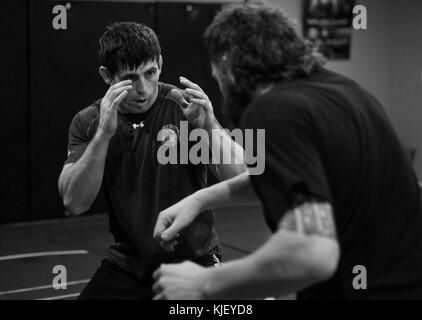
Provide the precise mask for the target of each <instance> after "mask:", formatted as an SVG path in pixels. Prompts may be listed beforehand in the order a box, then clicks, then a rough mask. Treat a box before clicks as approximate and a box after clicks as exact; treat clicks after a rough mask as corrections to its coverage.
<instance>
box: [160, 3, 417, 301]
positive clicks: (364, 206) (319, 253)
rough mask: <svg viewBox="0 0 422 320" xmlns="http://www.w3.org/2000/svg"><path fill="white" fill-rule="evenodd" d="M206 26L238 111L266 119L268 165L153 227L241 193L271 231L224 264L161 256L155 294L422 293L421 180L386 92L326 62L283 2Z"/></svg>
mask: <svg viewBox="0 0 422 320" xmlns="http://www.w3.org/2000/svg"><path fill="white" fill-rule="evenodd" d="M205 38H206V42H207V45H208V48H209V51H210V56H211V60H212V65H213V73H214V76H215V77H216V79H217V81H218V83H219V84H220V88H221V91H222V92H223V96H224V97H225V100H226V105H227V107H228V108H229V110H230V113H231V114H232V117H233V120H234V121H235V122H237V123H239V124H240V126H241V128H243V129H246V128H247V129H265V130H266V132H265V133H266V134H265V143H266V144H265V150H266V152H265V154H264V155H258V156H261V157H263V156H265V172H264V173H263V174H262V175H250V176H248V175H247V174H243V175H241V176H239V177H236V178H233V179H231V180H228V181H225V182H222V183H220V184H217V185H214V186H212V187H209V188H207V189H204V190H200V191H198V192H196V193H195V194H193V195H191V196H189V197H187V198H185V199H183V200H182V201H180V202H179V203H177V204H175V205H174V206H172V207H170V208H168V209H166V210H164V211H162V212H161V213H160V216H159V219H158V221H157V224H156V228H155V236H156V238H157V239H159V240H160V241H164V242H165V241H170V240H172V239H173V237H174V234H176V233H178V232H180V230H183V228H184V227H185V226H187V225H189V223H190V221H192V219H194V218H195V217H197V216H200V215H199V213H200V212H202V211H203V210H205V209H208V208H216V207H224V206H229V205H233V204H234V203H236V204H254V203H255V204H256V203H261V204H262V205H263V209H264V213H265V218H266V221H267V223H268V225H269V227H270V228H271V230H272V231H273V232H274V234H273V236H272V237H271V238H270V239H269V240H268V241H267V242H266V243H265V244H264V245H263V246H262V247H261V248H259V249H258V250H257V251H256V252H253V253H252V254H250V255H248V256H246V257H244V258H242V259H239V260H236V261H232V262H229V263H227V264H225V265H223V266H221V267H219V268H214V269H204V268H202V267H200V266H197V265H195V264H194V263H191V262H184V263H182V264H178V265H163V266H161V267H160V268H159V269H158V270H157V271H156V272H155V274H154V277H155V280H156V282H155V284H154V291H155V293H156V296H155V299H186V298H187V299H225V298H230V299H243V298H264V297H270V296H273V297H281V296H284V295H287V294H290V293H294V292H299V298H301V299H398V298H400V299H420V298H422V255H421V252H422V232H421V230H422V208H421V199H420V192H419V188H418V183H417V179H416V176H415V173H414V170H413V168H412V166H411V164H410V162H409V160H408V158H407V156H406V154H405V152H404V150H403V148H402V146H401V144H400V142H399V140H398V138H397V136H396V134H395V132H394V130H393V127H392V125H391V124H390V121H389V119H388V117H387V115H386V114H385V112H384V110H383V108H382V106H381V105H380V104H379V103H378V101H377V100H376V99H375V98H373V97H372V96H371V95H370V94H369V93H368V92H367V91H365V90H364V89H363V88H361V87H360V86H359V85H358V84H357V83H355V82H354V81H352V80H350V79H347V78H345V77H343V76H341V75H339V74H336V73H334V72H331V71H328V70H326V69H324V68H323V67H322V62H321V59H319V58H318V57H316V56H315V55H314V53H313V50H312V48H311V47H310V46H309V45H308V44H307V43H306V42H305V41H304V40H302V38H301V37H300V36H299V35H298V34H297V32H296V31H295V29H294V27H293V25H292V23H291V22H290V21H289V20H288V19H287V18H286V17H285V16H284V15H283V14H282V13H281V11H280V10H277V9H273V8H270V7H267V6H264V5H259V4H236V5H230V6H226V7H225V8H224V9H223V10H222V11H221V12H219V13H218V14H217V16H216V17H215V19H214V21H213V23H212V24H211V25H210V26H209V27H208V29H207V31H206V34H205ZM255 150H259V149H258V148H255ZM246 162H248V161H247V160H246ZM169 221H170V222H169ZM356 271H357V272H356Z"/></svg>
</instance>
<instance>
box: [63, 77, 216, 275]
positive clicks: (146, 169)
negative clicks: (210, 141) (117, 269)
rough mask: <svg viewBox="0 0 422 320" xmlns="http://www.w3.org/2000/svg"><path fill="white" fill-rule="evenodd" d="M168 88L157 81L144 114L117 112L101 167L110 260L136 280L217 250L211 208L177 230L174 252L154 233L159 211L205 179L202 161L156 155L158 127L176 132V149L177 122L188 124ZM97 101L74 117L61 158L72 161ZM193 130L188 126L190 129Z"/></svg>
mask: <svg viewBox="0 0 422 320" xmlns="http://www.w3.org/2000/svg"><path fill="white" fill-rule="evenodd" d="M172 88H174V87H172V86H170V85H166V84H163V83H159V87H158V97H157V99H156V101H155V103H154V104H153V106H151V108H150V110H149V111H148V112H147V113H146V114H144V115H142V116H139V117H136V116H134V115H124V114H121V113H119V114H118V128H117V131H116V133H115V135H114V136H113V138H112V139H111V141H110V144H109V149H108V153H107V158H106V164H105V168H104V178H103V182H102V186H103V189H104V193H105V198H106V200H107V204H108V215H109V221H110V231H111V233H112V234H113V236H114V238H115V240H116V243H115V244H114V245H112V247H111V248H110V249H109V252H108V259H110V260H111V261H112V262H114V263H116V264H118V265H119V266H121V267H122V268H124V269H125V270H127V271H129V272H131V273H133V274H135V275H136V276H137V277H138V278H140V279H150V278H151V274H152V272H153V271H154V270H155V268H157V267H158V266H159V264H160V263H163V262H177V261H181V260H185V259H190V260H196V259H200V258H201V257H203V256H204V255H205V254H208V253H209V252H210V251H212V250H214V249H216V248H217V249H219V243H218V239H217V236H216V232H215V229H214V219H215V217H214V213H213V212H212V211H206V212H203V213H202V214H201V215H199V217H198V218H197V219H196V220H195V221H194V223H193V224H192V225H191V226H189V227H188V228H187V229H185V230H184V231H182V232H181V234H180V238H179V239H178V241H179V245H178V246H177V249H176V251H175V252H174V253H169V252H167V251H165V250H163V249H162V248H161V247H160V246H159V244H158V243H157V242H156V241H155V240H154V238H153V230H154V226H155V222H156V220H157V217H158V214H159V213H160V211H161V210H163V209H166V208H168V207H170V206H171V205H173V204H175V203H176V202H178V201H180V200H181V199H183V198H185V197H186V196H188V195H190V194H192V193H194V192H195V191H197V190H199V189H202V188H204V187H206V184H207V167H206V165H203V164H199V165H193V164H191V163H188V164H180V162H179V164H167V165H162V164H160V163H159V161H158V160H157V152H158V149H159V148H160V146H161V145H162V143H163V141H164V140H163V139H161V138H160V137H158V134H159V132H160V131H161V130H162V129H164V131H163V132H166V133H167V134H168V137H167V138H170V139H175V137H176V139H177V140H175V141H177V144H178V151H179V152H180V148H179V146H180V134H181V132H180V130H181V128H180V127H181V121H185V123H186V125H187V122H186V121H187V120H186V118H185V117H184V115H183V113H182V111H181V110H180V107H179V106H178V105H177V103H176V102H175V101H173V100H172V99H171V96H170V95H169V92H170V91H171V89H172ZM100 102H101V101H100V100H99V101H96V102H95V103H93V104H92V105H91V106H89V107H87V108H85V109H83V110H82V111H80V112H78V113H77V114H76V116H75V117H74V119H73V121H72V123H71V126H70V129H69V145H68V149H69V155H68V159H67V160H66V162H65V163H74V162H76V161H77V160H78V159H79V158H80V157H81V156H82V154H83V153H84V151H85V149H86V147H87V146H88V144H89V142H90V141H91V139H92V138H93V137H94V135H95V133H96V130H97V127H98V123H99V115H100ZM141 120H143V125H142V126H140V123H141ZM133 124H136V125H138V127H137V128H136V126H135V127H134V126H133ZM191 129H192V128H191V127H190V126H188V131H189V132H190V130H191ZM157 138H158V139H157ZM160 140H162V141H160ZM178 159H179V154H178Z"/></svg>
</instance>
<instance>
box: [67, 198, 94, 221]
mask: <svg viewBox="0 0 422 320" xmlns="http://www.w3.org/2000/svg"><path fill="white" fill-rule="evenodd" d="M63 206H64V208H65V210H66V213H67V214H68V215H69V216H71V217H76V216H80V215H81V214H83V213H85V212H87V211H88V210H89V208H90V206H89V205H80V204H76V203H75V201H72V199H70V197H64V200H63Z"/></svg>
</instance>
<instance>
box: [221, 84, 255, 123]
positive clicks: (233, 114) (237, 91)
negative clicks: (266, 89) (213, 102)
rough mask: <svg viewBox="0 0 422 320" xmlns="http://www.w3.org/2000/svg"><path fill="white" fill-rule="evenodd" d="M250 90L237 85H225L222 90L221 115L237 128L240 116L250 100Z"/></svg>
mask: <svg viewBox="0 0 422 320" xmlns="http://www.w3.org/2000/svg"><path fill="white" fill-rule="evenodd" d="M251 92H253V89H252V88H250V89H249V88H246V87H245V86H241V85H237V84H227V83H226V84H225V85H224V86H223V88H222V96H223V114H224V115H225V116H226V118H228V119H229V122H230V123H231V124H232V125H233V126H234V127H236V128H239V126H240V123H241V119H242V115H243V113H244V112H245V110H246V108H247V106H248V105H249V103H250V102H251V100H252V94H251Z"/></svg>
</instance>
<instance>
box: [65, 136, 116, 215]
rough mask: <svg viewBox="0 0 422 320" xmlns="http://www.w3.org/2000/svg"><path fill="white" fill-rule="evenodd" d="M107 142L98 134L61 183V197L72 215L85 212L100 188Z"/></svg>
mask: <svg viewBox="0 0 422 320" xmlns="http://www.w3.org/2000/svg"><path fill="white" fill-rule="evenodd" d="M108 144H109V140H108V139H105V138H104V137H102V136H101V135H100V134H99V133H97V134H96V135H95V137H94V138H93V139H92V140H91V142H90V143H89V145H88V147H87V149H86V150H85V152H84V154H83V155H82V157H81V158H80V159H79V160H78V161H77V162H76V163H74V164H73V165H72V167H70V168H69V170H68V172H67V173H66V177H64V178H63V183H62V197H63V202H64V205H65V207H66V209H67V210H68V211H69V212H71V213H72V214H76V215H78V214H81V213H83V212H85V211H87V210H88V209H89V208H90V207H91V205H92V203H93V202H94V200H95V198H96V197H97V195H98V192H99V190H100V187H101V182H102V179H103V174H104V166H105V159H106V156H107V150H108Z"/></svg>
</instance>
